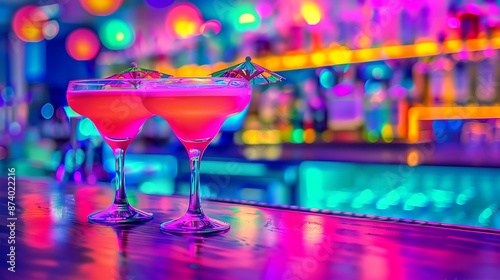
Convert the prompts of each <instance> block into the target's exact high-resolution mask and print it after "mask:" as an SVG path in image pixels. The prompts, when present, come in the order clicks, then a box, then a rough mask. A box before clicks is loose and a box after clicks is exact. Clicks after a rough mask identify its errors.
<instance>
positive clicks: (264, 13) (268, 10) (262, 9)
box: [257, 2, 273, 18]
mask: <svg viewBox="0 0 500 280" xmlns="http://www.w3.org/2000/svg"><path fill="white" fill-rule="evenodd" d="M257 13H258V14H259V16H260V17H261V18H265V17H269V16H271V14H272V13H273V7H272V6H271V4H269V3H267V2H261V3H259V4H257Z"/></svg>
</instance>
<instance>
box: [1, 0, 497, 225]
mask: <svg viewBox="0 0 500 280" xmlns="http://www.w3.org/2000/svg"><path fill="white" fill-rule="evenodd" d="M0 4H1V5H0V92H1V98H0V160H1V161H2V162H3V163H6V162H7V160H9V164H15V166H16V167H17V170H18V171H17V172H18V176H29V177H33V178H55V179H56V180H57V181H58V182H66V181H71V182H76V183H86V184H98V183H99V182H104V183H106V182H109V181H110V178H112V177H113V176H114V161H113V157H112V154H111V151H110V149H109V148H108V147H107V145H105V144H104V145H103V141H102V139H101V137H100V136H99V134H98V133H97V131H96V129H95V127H94V125H93V124H92V122H91V121H90V120H88V119H86V118H81V117H79V116H77V115H76V114H75V113H74V112H73V111H72V110H71V109H70V108H69V107H67V102H66V97H65V94H66V88H67V85H68V81H69V80H71V79H84V78H102V77H106V76H109V75H111V74H114V73H117V72H119V71H122V70H124V69H125V68H128V67H130V63H131V62H132V61H136V62H137V63H138V64H139V66H141V67H145V68H151V69H155V70H159V71H162V72H164V73H168V74H171V75H174V76H206V75H208V74H209V73H211V72H214V71H217V70H220V69H223V68H225V67H229V66H231V65H234V64H236V63H240V62H242V61H244V58H245V57H246V56H251V57H252V61H253V62H255V63H258V64H260V65H262V66H264V67H266V68H268V69H271V70H274V71H277V72H278V73H279V74H281V75H283V76H285V77H286V78H287V80H286V81H285V82H284V83H281V84H277V85H268V86H261V87H254V88H253V96H252V103H251V106H250V107H249V108H248V109H247V110H245V111H244V112H243V113H241V114H239V115H236V116H234V117H231V118H230V119H228V120H227V121H226V123H225V124H224V126H223V128H222V131H221V133H220V134H219V136H218V137H217V138H216V139H215V140H214V142H213V143H212V144H211V145H210V147H209V148H208V150H207V152H206V155H205V157H204V162H203V164H202V184H203V195H204V196H205V197H209V198H213V199H236V200H252V201H259V202H265V203H270V204H280V205H298V206H302V207H307V208H319V209H330V210H335V211H345V212H355V213H363V214H372V215H383V216H392V217H401V218H411V219H420V220H430V221H436V222H443V223H455V224H464V225H473V226H484V227H494V228H500V217H499V215H497V211H498V210H497V208H498V207H497V204H498V203H499V201H498V197H499V194H500V189H499V188H498V187H499V182H500V172H499V171H500V170H499V167H500V120H499V118H500V52H499V49H500V1H498V0H475V1H467V0H440V1H430V0H421V1H414V0H328V1H327V0H306V1H302V0H286V1H285V0H276V1H266V0H238V1H231V0H198V1H181V0H38V1H27V0H0ZM72 131H73V132H74V134H72ZM126 172H127V184H128V185H129V186H131V187H134V188H137V190H138V191H140V192H143V193H148V194H156V195H171V194H187V193H188V189H189V188H188V182H189V168H188V161H187V156H186V154H185V150H184V148H183V147H182V146H181V145H180V144H179V142H178V140H177V139H176V137H175V136H174V135H173V134H172V133H171V131H170V129H169V126H168V124H167V123H166V122H165V121H163V120H162V119H160V118H157V117H153V118H151V119H150V120H148V121H147V123H146V125H145V126H144V128H143V130H142V132H141V133H140V134H139V136H138V137H137V138H136V139H135V141H134V142H133V144H132V146H131V147H130V149H129V151H128V155H127V159H126ZM103 186H104V185H103ZM132 202H133V198H132Z"/></svg>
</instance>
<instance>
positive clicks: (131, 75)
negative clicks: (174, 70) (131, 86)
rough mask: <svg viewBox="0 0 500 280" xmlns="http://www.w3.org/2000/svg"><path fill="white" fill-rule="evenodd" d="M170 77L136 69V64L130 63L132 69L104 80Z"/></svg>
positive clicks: (144, 69)
mask: <svg viewBox="0 0 500 280" xmlns="http://www.w3.org/2000/svg"><path fill="white" fill-rule="evenodd" d="M171 76H172V75H169V74H165V73H161V72H158V71H156V70H151V69H146V68H141V67H138V66H137V63H136V62H132V67H130V68H127V69H125V70H123V71H122V72H120V73H118V74H114V75H112V76H109V77H107V78H106V79H160V78H168V77H171Z"/></svg>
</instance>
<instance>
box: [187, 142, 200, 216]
mask: <svg viewBox="0 0 500 280" xmlns="http://www.w3.org/2000/svg"><path fill="white" fill-rule="evenodd" d="M188 155H189V163H190V167H191V188H190V190H189V207H188V210H187V212H188V213H189V214H193V215H203V210H201V195H200V163H201V151H200V150H198V149H189V150H188Z"/></svg>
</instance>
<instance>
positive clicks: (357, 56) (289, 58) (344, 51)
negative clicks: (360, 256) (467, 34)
mask: <svg viewBox="0 0 500 280" xmlns="http://www.w3.org/2000/svg"><path fill="white" fill-rule="evenodd" d="M490 49H500V37H498V38H493V39H492V40H490V41H488V40H485V39H477V40H467V41H466V42H465V44H462V42H459V41H457V40H450V41H445V42H444V43H443V45H442V46H440V45H438V44H437V43H433V42H422V43H417V44H413V45H404V46H383V47H379V48H367V49H357V50H351V49H349V48H347V47H345V46H332V47H329V48H324V49H321V50H316V51H315V52H313V53H306V52H302V51H291V52H287V53H285V54H283V55H270V56H265V57H255V58H252V61H255V63H257V64H260V65H262V66H263V67H265V68H270V69H273V70H275V71H277V72H279V71H293V70H299V69H309V68H319V67H331V66H335V65H344V64H353V63H364V62H372V61H379V60H389V59H404V58H418V57H428V56H435V55H438V54H439V53H443V54H455V53H462V52H464V51H466V52H474V51H486V50H490ZM244 59H245V58H244V57H238V58H237V59H236V60H235V61H233V62H218V63H214V64H212V65H202V66H203V67H205V69H204V70H203V71H201V72H200V71H198V70H197V68H199V67H200V66H199V65H194V64H190V65H184V66H182V67H180V68H174V67H170V66H165V67H164V68H163V69H162V70H163V71H164V72H166V73H171V74H172V75H174V76H179V77H181V76H193V75H194V74H196V75H208V74H209V73H211V72H214V71H216V70H217V69H221V68H227V67H230V66H232V65H234V64H236V63H238V62H239V61H241V60H244ZM181 74H182V75H181Z"/></svg>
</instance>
